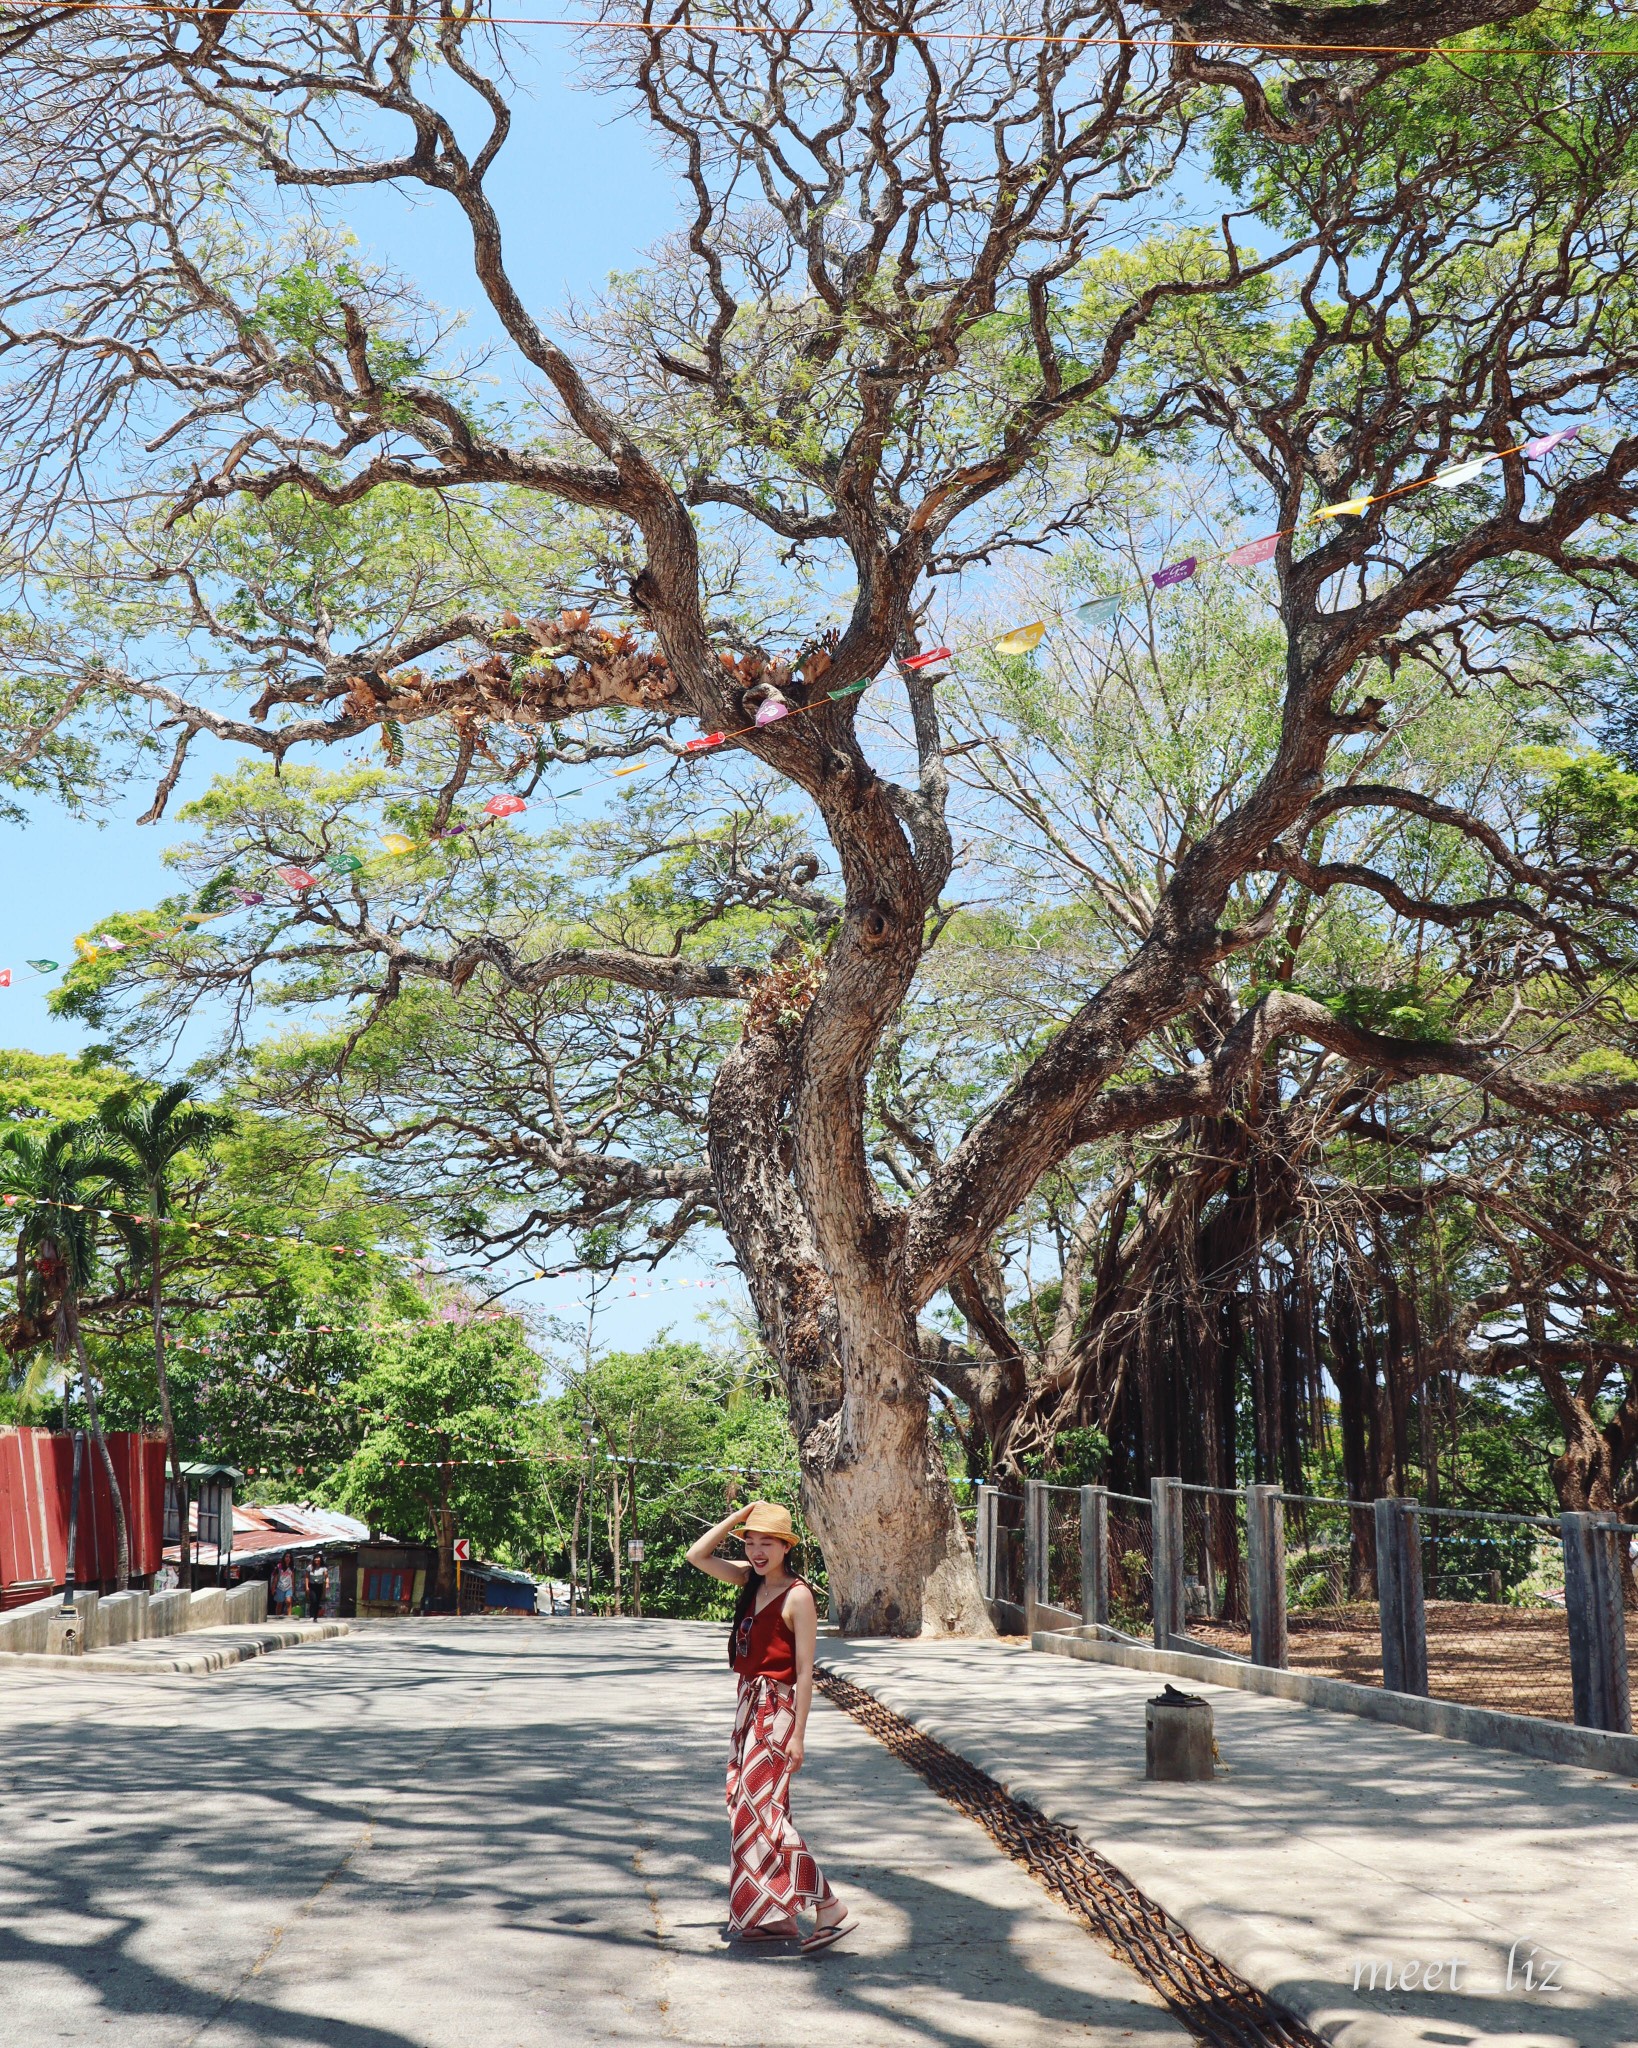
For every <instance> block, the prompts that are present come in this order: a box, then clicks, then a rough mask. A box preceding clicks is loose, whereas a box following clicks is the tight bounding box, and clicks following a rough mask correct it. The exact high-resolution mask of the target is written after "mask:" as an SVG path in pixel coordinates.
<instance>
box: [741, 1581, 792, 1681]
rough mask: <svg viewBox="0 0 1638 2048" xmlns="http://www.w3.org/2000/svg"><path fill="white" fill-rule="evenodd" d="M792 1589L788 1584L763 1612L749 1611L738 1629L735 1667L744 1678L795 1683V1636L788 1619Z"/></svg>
mask: <svg viewBox="0 0 1638 2048" xmlns="http://www.w3.org/2000/svg"><path fill="white" fill-rule="evenodd" d="M793 1583H795V1582H794V1581H793ZM790 1590H791V1589H790V1587H789V1586H787V1587H786V1588H785V1591H784V1592H783V1593H780V1594H778V1595H776V1596H775V1598H773V1599H772V1600H770V1601H769V1602H768V1604H767V1606H766V1607H764V1608H763V1610H762V1612H761V1613H760V1614H757V1613H755V1612H752V1613H750V1614H747V1615H746V1616H745V1618H744V1619H743V1620H742V1621H741V1622H740V1624H739V1627H738V1628H737V1629H735V1631H734V1669H735V1670H736V1671H737V1672H738V1673H739V1675H740V1677H741V1678H771V1679H772V1680H773V1681H774V1683H775V1684H776V1685H794V1684H795V1683H796V1638H795V1636H793V1635H792V1634H791V1625H790V1623H789V1622H788V1621H787V1620H786V1619H785V1599H786V1595H787V1594H788V1593H789V1592H790Z"/></svg>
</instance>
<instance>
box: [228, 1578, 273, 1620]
mask: <svg viewBox="0 0 1638 2048" xmlns="http://www.w3.org/2000/svg"><path fill="white" fill-rule="evenodd" d="M224 1606H225V1610H226V1614H227V1619H228V1621H229V1622H230V1623H235V1622H237V1623H240V1624H245V1623H255V1624H258V1625H259V1624H260V1623H262V1622H264V1621H266V1619H267V1581H266V1579H246V1581H245V1582H244V1584H243V1585H242V1586H229V1587H228V1589H227V1599H226V1601H225V1603H224Z"/></svg>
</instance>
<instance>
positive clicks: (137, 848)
mask: <svg viewBox="0 0 1638 2048" xmlns="http://www.w3.org/2000/svg"><path fill="white" fill-rule="evenodd" d="M530 33H531V36H532V40H531V42H530V43H529V44H528V45H527V47H526V48H525V49H524V50H523V51H521V52H520V53H519V55H518V58H517V61H516V70H517V74H518V78H519V82H520V84H521V86H522V88H523V91H522V93H521V95H520V97H519V99H518V101H517V110H516V117H515V121H514V126H513V130H512V135H511V137H510V139H509V141H508V144H507V147H506V150H505V152H504V154H503V156H502V158H501V161H500V163H499V165H498V166H497V169H496V172H495V175H494V177H493V179H492V181H491V190H492V195H493V197H494V198H495V200H496V202H497V205H498V207H499V209H500V213H501V218H502V222H503V227H504V229H505V233H506V240H507V255H508V262H509V266H510V268H511V271H512V274H513V277H514V278H515V280H516V281H517V283H518V285H519V288H520V290H521V291H522V292H523V295H524V297H525V299H526V301H527V303H528V304H529V306H530V308H531V310H532V311H534V312H536V313H537V314H546V313H550V312H551V311H552V310H553V309H555V308H556V307H558V306H560V305H562V304H563V303H564V302H565V300H567V299H568V298H570V297H576V298H585V297H588V296H590V295H591V294H593V293H595V292H596V291H597V290H598V289H599V288H600V287H601V286H602V285H603V284H604V282H605V280H606V279H607V278H608V276H609V274H610V273H611V272H613V271H617V270H622V269H629V268H631V267H632V266H633V265H634V264H635V263H636V262H637V261H638V259H639V258H640V256H641V255H642V252H643V251H644V249H645V248H647V247H648V246H649V245H650V244H652V243H653V242H655V241H657V240H658V239H659V238H660V237H661V236H662V235H664V234H665V233H666V232H667V231H668V230H669V229H670V228H671V227H672V226H673V225H674V222H675V201H674V197H673V188H672V184H671V181H670V179H669V177H668V176H667V174H666V173H665V171H664V169H663V168H662V167H661V166H660V165H659V164H658V163H657V161H656V159H655V157H654V154H653V152H652V149H651V147H650V142H649V137H648V134H647V132H646V130H645V129H644V127H643V126H642V125H641V124H640V123H638V122H636V121H634V120H632V119H630V118H629V117H625V116H622V115H619V114H617V113H616V112H614V111H613V109H612V108H611V106H610V103H609V102H608V101H606V100H604V99H601V98H600V97H597V96H594V95H593V94H591V93H588V92H584V91H577V90H575V89H574V87H573V85H572V83H571V82H570V81H571V78H572V73H573V70H574V51H573V48H572V45H571V39H570V38H569V37H568V36H567V35H566V34H564V33H563V32H562V31H559V30H547V29H536V30H533V31H531V32H530ZM344 217H345V219H346V221H347V224H348V225H350V226H351V227H352V228H353V229H354V231H355V232H356V233H357V234H358V235H359V236H360V239H361V241H362V242H363V243H364V245H365V247H366V248H367V249H368V250H370V251H371V252H372V253H374V254H377V255H380V256H382V257H385V258H388V259H391V260H393V261H395V262H397V263H398V264H399V265H400V266H401V267H403V268H404V269H405V270H407V271H410V272H411V273H412V274H413V275H414V276H415V277H416V278H417V279H418V280H419V282H420V285H421V288H422V290H423V291H424V292H425V293H426V294H427V295H428V296H429V297H430V298H432V299H433V300H434V301H436V302H437V303H438V304H439V305H441V306H443V307H444V308H446V309H447V310H452V311H453V310H457V309H465V308H475V305H476V299H477V287H476V284H475V282H474V280H473V278H472V272H471V262H470V243H469V242H468V240H467V238H466V235H465V232H464V228H463V224H462V223H461V220H460V217H459V215H458V214H457V213H456V211H455V209H454V207H453V206H451V205H449V204H448V203H447V202H442V201H437V202H435V201H433V200H431V199H428V198H427V197H426V196H425V195H420V194H418V195H416V196H414V197H413V198H411V197H409V196H407V195H405V196H400V195H396V194H392V193H369V194H365V195H362V196H360V195H351V196H350V203H349V205H348V207H347V210H346V213H345V216H344ZM468 331H469V333H471V334H475V335H482V334H483V333H484V332H485V331H486V329H485V324H484V323H483V322H482V321H481V320H478V319H474V321H473V322H472V324H471V327H470V328H469V330H468ZM228 760H229V754H228V750H227V749H225V748H221V747H216V746H212V745H209V744H207V745H205V746H204V747H202V748H201V749H200V751H199V753H198V755H197V757H196V760H195V763H194V764H193V766H192V768H191V770H190V773H189V776H188V777H187V778H186V780H185V782H184V785H183V787H182V788H180V789H179V790H178V792H177V794H176V797H175V798H174V799H173V802H172V805H171V813H172V820H173V822H166V821H165V820H162V821H161V822H160V823H159V824H158V825H150V826H139V825H138V824H137V822H136V820H137V819H138V817H139V816H140V815H141V814H142V812H143V811H144V810H146V808H147V807H148V804H149V802H150V801H151V797H152V790H151V787H149V786H148V785H147V784H145V783H141V782H138V783H134V784H133V785H132V786H131V787H130V789H129V790H128V791H127V792H126V793H125V794H124V795H123V796H122V797H121V799H120V800H119V801H118V802H117V803H116V804H115V806H114V807H113V808H112V810H111V811H110V812H108V813H107V814H105V815H103V816H101V817H99V818H96V819H89V818H88V819H76V818H72V817H69V816H66V815H65V814H64V813H63V812H61V811H60V810H57V809H56V808H55V807H53V806H50V805H40V806H38V807H36V809H35V811H34V813H33V815H32V816H31V818H30V820H29V822H28V824H27V825H26V826H22V827H18V826H9V825H4V824H0V863H3V866H0V872H4V873H6V874H9V875H10V876H11V878H12V886H11V887H10V888H9V889H7V891H6V892H5V902H4V905H3V906H0V967H6V966H9V967H10V968H11V969H12V971H13V982H12V986H11V987H10V988H9V989H0V1003H4V1004H5V1005H6V1008H5V1009H4V1011H0V1016H3V1018H4V1022H3V1024H0V1044H3V1045H7V1046H13V1047H22V1048H25V1049H27V1050H31V1051H35V1052H65V1053H77V1052H79V1051H80V1050H81V1048H82V1047H83V1046H84V1045H85V1044H86V1042H87V1039H88V1036H89V1034H88V1033H87V1032H86V1031H85V1030H84V1029H83V1028H82V1027H81V1026H79V1025H78V1024H75V1023H72V1022H68V1021H65V1020H61V1019H58V1018H55V1017H52V1016H51V1015H50V1013H49V1012H48V1010H47V1008H46V996H47V994H48V993H49V991H50V989H51V988H52V987H54V986H55V984H56V980H57V977H56V976H51V977H49V978H46V979H40V978H37V977H33V976H30V975H29V974H28V971H27V969H26V967H25V966H24V962H25V961H26V960H28V959H31V958H41V957H44V958H47V959H55V960H58V961H64V962H66V961H67V960H69V959H71V958H72V957H73V942H74V938H75V936H76V934H79V933H82V932H87V931H89V930H91V929H92V928H93V927H94V925H95V923H96V921H97V919H98V918H99V917H102V916H104V915H105V914H107V913H108V912H109V911H111V910H133V909H140V908H144V907H146V906H147V905H148V904H150V903H152V902H154V901H155V900H157V898H158V897H159V896H160V895H162V894H163V893H164V892H165V891H166V890H167V889H169V888H172V887H174V886H175V878H174V877H171V876H170V875H168V873H167V871H166V869H165V868H164V866H163V865H162V861H161V856H162V855H163V853H164V850H165V848H166V847H167V845H169V844H171V843H172V842H173V840H176V839H179V838H180V837H181V836H182V833H181V831H180V829H179V828H178V827H177V826H176V825H175V823H174V814H175V812H176V810H177V809H178V808H179V807H180V805H181V804H182V803H183V802H185V801H186V798H187V796H188V794H189V792H190V790H194V789H198V788H200V787H201V786H202V785H203V784H204V782H205V781H206V780H207V779H208V777H209V776H210V775H211V774H212V773H214V772H216V771H217V770H218V769H220V768H225V767H226V766H227V765H228ZM703 1279H709V1280H711V1281H712V1282H713V1283H714V1284H713V1285H712V1286H711V1287H710V1288H709V1289H702V1288H700V1287H699V1286H698V1285H697V1284H692V1283H697V1282H699V1281H701V1280H703ZM684 1280H686V1281H688V1282H690V1283H691V1284H690V1285H688V1286H686V1287H684V1286H680V1285H678V1282H679V1281H684ZM576 1297H579V1298H581V1299H583V1298H584V1288H583V1286H582V1285H581V1283H578V1282H576V1281H574V1280H573V1279H566V1280H560V1281H556V1282H552V1283H548V1284H545V1285H541V1286H538V1287H532V1288H530V1289H527V1290H524V1291H523V1292H521V1293H520V1294H519V1295H515V1296H513V1297H512V1298H513V1299H514V1300H519V1299H521V1300H525V1301H531V1302H532V1303H533V1305H534V1306H536V1307H538V1308H541V1309H554V1310H559V1311H561V1310H563V1308H564V1305H565V1304H566V1303H569V1302H571V1301H572V1300H573V1299H575V1298H576ZM738 1298H739V1287H738V1283H737V1280H735V1279H734V1277H733V1275H732V1274H731V1273H729V1272H727V1271H725V1270H724V1269H723V1268H722V1267H720V1266H719V1265H717V1264H716V1263H715V1262H714V1261H712V1260H710V1259H688V1260H683V1259H674V1260H672V1261H669V1262H668V1264H667V1267H666V1269H665V1281H664V1284H663V1285H657V1284H656V1283H655V1282H652V1281H643V1280H635V1281H625V1282H622V1283H620V1284H619V1285H618V1286H616V1287H614V1288H612V1289H611V1290H610V1291H609V1293H608V1294H607V1295H606V1297H605V1299H604V1302H603V1304H602V1306H601V1308H600V1310H599V1313H598V1317H597V1322H596V1340H597V1342H598V1343H599V1344H609V1345H622V1346H624V1345H634V1344H640V1343H642V1342H643V1341H645V1340H646V1339H647V1338H648V1337H650V1336H652V1335H654V1334H655V1333H656V1332H657V1331H659V1330H660V1329H662V1328H665V1327H666V1326H668V1325H669V1326H670V1327H672V1328H673V1329H674V1330H675V1331H676V1332H677V1333H678V1334H679V1335H681V1334H684V1333H685V1332H687V1333H692V1332H693V1331H694V1330H695V1329H696V1327H699V1328H701V1329H702V1330H703V1328H704V1319H705V1318H707V1317H712V1316H715V1317H718V1318H720V1317H721V1315H722V1313H723V1312H724V1310H725V1308H726V1306H727V1305H728V1304H729V1303H731V1302H734V1301H736V1300H737V1299H738ZM573 1313H574V1312H573V1311H572V1310H570V1311H569V1314H570V1316H571V1317H572V1316H573Z"/></svg>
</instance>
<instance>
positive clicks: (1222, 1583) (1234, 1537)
mask: <svg viewBox="0 0 1638 2048" xmlns="http://www.w3.org/2000/svg"><path fill="white" fill-rule="evenodd" d="M1182 1495H1183V1625H1184V1630H1185V1632H1186V1633H1187V1634H1188V1635H1191V1636H1195V1637H1198V1638H1199V1640H1200V1641H1201V1642H1203V1643H1207V1644H1209V1645H1210V1646H1211V1647H1213V1648H1214V1649H1219V1650H1229V1651H1232V1652H1233V1653H1234V1655H1235V1656H1238V1657H1249V1656H1250V1654H1251V1587H1250V1580H1249V1577H1248V1574H1247V1570H1246V1501H1245V1495H1244V1494H1243V1493H1238V1492H1236V1491H1234V1490H1233V1489H1232V1488H1230V1487H1226V1486H1191V1485H1185V1486H1184V1487H1183V1488H1182Z"/></svg>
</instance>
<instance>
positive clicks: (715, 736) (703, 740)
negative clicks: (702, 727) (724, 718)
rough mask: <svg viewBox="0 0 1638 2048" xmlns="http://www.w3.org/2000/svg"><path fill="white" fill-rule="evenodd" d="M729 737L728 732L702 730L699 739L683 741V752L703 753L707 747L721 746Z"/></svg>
mask: <svg viewBox="0 0 1638 2048" xmlns="http://www.w3.org/2000/svg"><path fill="white" fill-rule="evenodd" d="M727 737H728V735H727V734H726V733H721V732H702V733H701V734H700V736H699V738H698V739H695V740H684V741H683V752H684V753H685V754H703V753H704V752H705V750H706V748H707V747H720V746H721V745H722V743H723V741H724V740H725V739H726V738H727Z"/></svg>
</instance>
